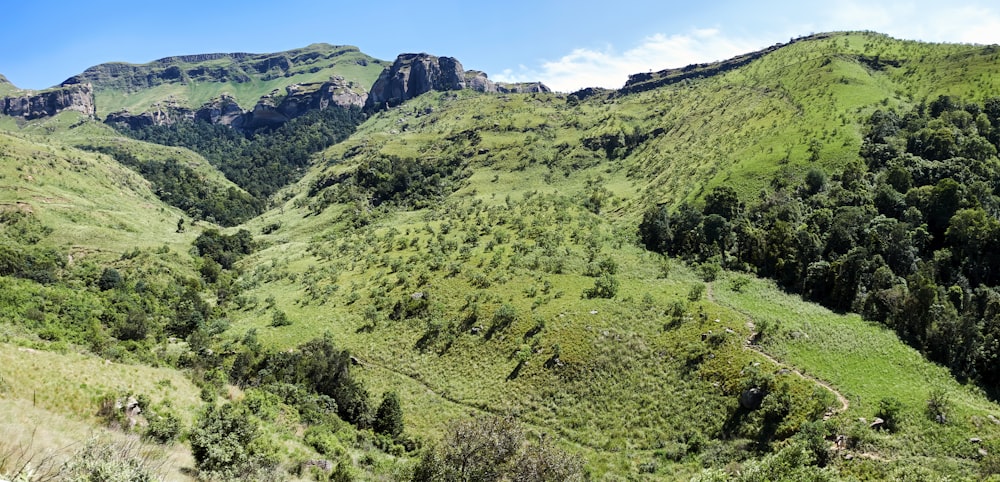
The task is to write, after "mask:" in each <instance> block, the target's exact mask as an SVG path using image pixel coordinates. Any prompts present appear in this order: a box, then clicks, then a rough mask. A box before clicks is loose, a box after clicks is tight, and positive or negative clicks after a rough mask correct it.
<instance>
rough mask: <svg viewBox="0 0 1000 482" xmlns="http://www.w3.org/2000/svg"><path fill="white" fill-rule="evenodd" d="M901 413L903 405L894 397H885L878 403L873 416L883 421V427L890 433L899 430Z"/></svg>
mask: <svg viewBox="0 0 1000 482" xmlns="http://www.w3.org/2000/svg"><path fill="white" fill-rule="evenodd" d="M902 411H903V404H902V403H901V402H900V401H899V400H897V399H896V398H895V397H886V398H883V399H882V400H880V401H879V402H878V411H877V412H875V416H876V417H878V418H881V419H882V420H883V422H884V423H883V426H884V427H885V429H886V430H888V431H890V432H895V431H896V430H898V429H899V423H900V421H901V416H902Z"/></svg>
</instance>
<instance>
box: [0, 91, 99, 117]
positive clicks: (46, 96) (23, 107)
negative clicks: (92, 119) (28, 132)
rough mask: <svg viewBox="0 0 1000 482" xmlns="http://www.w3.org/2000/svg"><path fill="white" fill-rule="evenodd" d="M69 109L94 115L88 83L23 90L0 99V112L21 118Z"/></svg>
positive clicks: (53, 113)
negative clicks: (41, 89) (40, 89)
mask: <svg viewBox="0 0 1000 482" xmlns="http://www.w3.org/2000/svg"><path fill="white" fill-rule="evenodd" d="M66 110H70V111H77V112H80V113H83V114H86V115H89V116H93V115H94V89H93V88H92V87H91V85H90V84H63V85H61V86H59V87H55V88H52V89H48V90H43V91H38V92H36V91H23V92H22V93H19V94H15V95H11V96H8V97H4V98H3V99H0V113H3V114H5V115H9V116H12V117H20V118H23V119H29V120H30V119H38V118H40V117H50V116H54V115H56V114H58V113H60V112H63V111H66Z"/></svg>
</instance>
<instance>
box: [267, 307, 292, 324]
mask: <svg viewBox="0 0 1000 482" xmlns="http://www.w3.org/2000/svg"><path fill="white" fill-rule="evenodd" d="M291 324H292V320H290V319H288V315H286V314H285V312H284V311H281V310H274V314H273V315H271V326H273V327H275V328H278V327H282V326H288V325H291Z"/></svg>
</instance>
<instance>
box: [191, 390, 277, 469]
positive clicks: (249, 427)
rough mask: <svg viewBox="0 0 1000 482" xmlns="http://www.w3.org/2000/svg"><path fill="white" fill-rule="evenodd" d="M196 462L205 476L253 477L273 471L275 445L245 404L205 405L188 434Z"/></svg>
mask: <svg viewBox="0 0 1000 482" xmlns="http://www.w3.org/2000/svg"><path fill="white" fill-rule="evenodd" d="M189 441H190V443H191V454H192V455H194V460H195V466H196V467H197V468H198V470H199V471H200V472H202V475H203V476H204V477H205V478H209V479H211V478H223V479H227V478H247V479H255V478H258V477H260V476H262V475H268V474H270V473H272V472H273V469H274V467H275V466H276V465H277V463H278V457H277V449H276V448H275V446H274V445H273V444H272V443H271V441H270V440H269V439H268V438H267V437H266V435H265V434H264V433H263V431H262V430H261V428H260V420H259V419H258V418H257V416H256V415H254V414H253V413H252V412H251V411H250V410H249V409H248V407H247V406H246V405H244V404H241V403H228V404H225V405H221V406H215V405H208V406H207V407H206V408H205V410H204V411H202V413H201V414H200V415H199V416H198V419H197V421H196V423H195V428H194V429H193V430H191V435H190V437H189Z"/></svg>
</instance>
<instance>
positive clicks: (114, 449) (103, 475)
mask: <svg viewBox="0 0 1000 482" xmlns="http://www.w3.org/2000/svg"><path fill="white" fill-rule="evenodd" d="M161 463H162V462H160V461H157V460H155V459H153V458H152V457H151V456H150V455H149V451H146V450H143V449H142V446H141V445H140V444H138V443H137V442H135V441H128V442H113V441H108V440H101V439H92V440H90V441H88V442H87V444H86V445H84V447H83V448H82V449H80V450H79V451H77V452H76V453H75V454H74V455H73V457H72V458H70V459H69V460H67V461H66V463H65V464H63V466H62V467H61V468H60V470H59V475H58V479H59V480H80V481H90V480H94V481H97V480H100V481H116V480H127V481H129V482H147V481H148V482H152V481H154V480H160V477H159V475H158V474H157V472H158V470H159V465H160V464H161ZM30 479H31V477H30V476H29V478H28V479H26V480H30Z"/></svg>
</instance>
